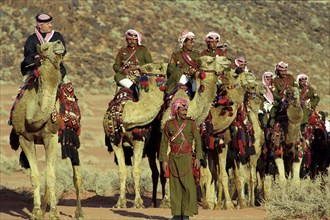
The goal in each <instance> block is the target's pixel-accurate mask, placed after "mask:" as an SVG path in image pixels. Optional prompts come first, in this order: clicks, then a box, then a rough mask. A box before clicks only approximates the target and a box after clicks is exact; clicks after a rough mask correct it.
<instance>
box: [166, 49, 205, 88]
mask: <svg viewBox="0 0 330 220" xmlns="http://www.w3.org/2000/svg"><path fill="white" fill-rule="evenodd" d="M183 52H184V53H186V54H187V55H188V56H189V57H190V58H191V60H192V61H193V62H195V63H196V61H197V59H198V58H199V53H198V52H197V51H195V50H192V51H188V50H187V48H185V47H183V48H181V49H180V50H177V51H175V52H173V53H172V55H171V61H170V63H169V65H168V68H167V85H166V93H167V94H168V93H170V92H171V91H173V89H174V88H175V86H176V85H177V84H178V83H179V81H180V78H181V76H182V72H181V68H188V67H190V66H191V65H189V64H188V63H187V62H186V61H185V59H184V58H183V55H182V53H183Z"/></svg>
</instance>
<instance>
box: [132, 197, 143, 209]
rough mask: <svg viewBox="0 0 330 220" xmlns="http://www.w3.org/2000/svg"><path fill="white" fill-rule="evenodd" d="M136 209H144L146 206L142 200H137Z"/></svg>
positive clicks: (135, 202)
mask: <svg viewBox="0 0 330 220" xmlns="http://www.w3.org/2000/svg"><path fill="white" fill-rule="evenodd" d="M133 207H134V208H137V209H141V208H144V205H143V199H142V198H136V199H135V200H134V206H133Z"/></svg>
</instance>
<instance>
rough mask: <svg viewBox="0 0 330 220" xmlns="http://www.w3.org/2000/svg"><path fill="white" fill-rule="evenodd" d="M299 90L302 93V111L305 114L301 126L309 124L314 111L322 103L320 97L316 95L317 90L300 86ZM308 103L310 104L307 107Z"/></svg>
mask: <svg viewBox="0 0 330 220" xmlns="http://www.w3.org/2000/svg"><path fill="white" fill-rule="evenodd" d="M298 89H299V91H300V101H301V103H302V109H303V112H304V116H303V120H302V121H301V124H307V123H308V120H309V118H310V116H311V114H312V111H313V109H315V107H316V106H317V104H318V103H319V101H320V97H319V96H318V95H317V94H316V92H315V90H314V89H313V88H312V87H311V86H306V87H303V86H299V87H298ZM306 103H310V104H308V106H306Z"/></svg>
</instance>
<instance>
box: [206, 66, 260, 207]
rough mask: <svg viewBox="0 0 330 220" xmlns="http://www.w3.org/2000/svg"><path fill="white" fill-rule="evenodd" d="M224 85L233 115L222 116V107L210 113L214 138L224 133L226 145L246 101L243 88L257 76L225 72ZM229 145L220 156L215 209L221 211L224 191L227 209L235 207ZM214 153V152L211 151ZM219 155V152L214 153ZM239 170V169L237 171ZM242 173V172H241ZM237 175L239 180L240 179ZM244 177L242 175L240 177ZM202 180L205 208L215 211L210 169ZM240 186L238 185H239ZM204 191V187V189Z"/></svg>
mask: <svg viewBox="0 0 330 220" xmlns="http://www.w3.org/2000/svg"><path fill="white" fill-rule="evenodd" d="M222 81H223V85H222V88H223V89H225V90H226V91H227V97H228V98H229V99H230V100H231V101H232V102H233V105H232V106H231V107H232V111H231V114H230V112H229V111H227V112H226V113H225V114H224V115H221V114H220V113H221V112H222V109H223V108H222V107H221V106H218V107H216V108H211V109H210V113H211V115H212V124H213V130H214V137H216V136H217V135H218V134H219V133H223V140H222V141H224V143H229V142H230V140H231V138H230V132H229V130H228V128H229V126H230V125H231V123H232V122H233V121H234V119H235V118H236V114H237V111H238V109H239V106H240V105H241V104H242V103H243V101H244V89H243V86H246V85H248V84H250V83H252V82H254V81H255V76H254V75H253V74H251V73H245V74H239V75H238V76H237V75H236V74H235V73H234V72H233V71H229V72H225V75H224V78H223V79H222ZM227 151H228V145H227V144H226V145H225V147H224V148H222V152H221V153H220V154H219V158H218V159H219V163H220V164H219V169H218V171H217V172H218V179H219V181H218V199H217V204H216V206H215V209H220V207H221V201H222V190H224V195H225V199H226V203H225V207H226V208H227V209H234V205H233V203H232V201H231V197H230V194H229V190H228V174H227V171H226V158H227ZM211 153H212V151H211ZM213 153H217V152H213ZM236 170H237V169H236ZM240 172H241V171H240ZM238 176H239V175H238V174H237V178H236V179H239V178H238ZM240 176H242V174H241V175H240ZM201 178H206V179H207V180H206V184H205V188H206V192H203V191H202V194H203V198H204V199H203V207H204V208H209V209H213V208H214V201H215V199H214V198H213V197H214V195H215V191H214V184H213V183H212V185H211V179H212V178H211V172H210V171H209V169H208V168H207V169H202V175H201ZM241 179H242V178H241ZM201 182H203V181H201ZM237 184H238V183H237ZM202 189H203V187H202Z"/></svg>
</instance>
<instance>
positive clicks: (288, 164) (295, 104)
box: [275, 87, 303, 182]
mask: <svg viewBox="0 0 330 220" xmlns="http://www.w3.org/2000/svg"><path fill="white" fill-rule="evenodd" d="M286 98H287V99H288V104H289V106H288V108H287V116H288V125H287V129H285V130H286V132H285V140H284V148H283V157H279V158H277V159H276V160H275V163H276V165H277V169H278V172H279V180H280V181H284V180H285V177H286V176H287V177H288V176H289V175H291V176H292V179H293V181H294V182H299V180H300V175H299V173H300V166H301V161H302V159H301V157H298V153H299V151H300V152H301V150H302V149H301V148H302V147H303V146H302V144H301V143H300V138H301V133H300V124H301V121H302V118H303V110H302V108H301V106H300V94H299V91H298V89H297V88H296V87H292V88H291V90H287V91H286ZM283 162H284V163H283ZM283 164H284V166H283Z"/></svg>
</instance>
